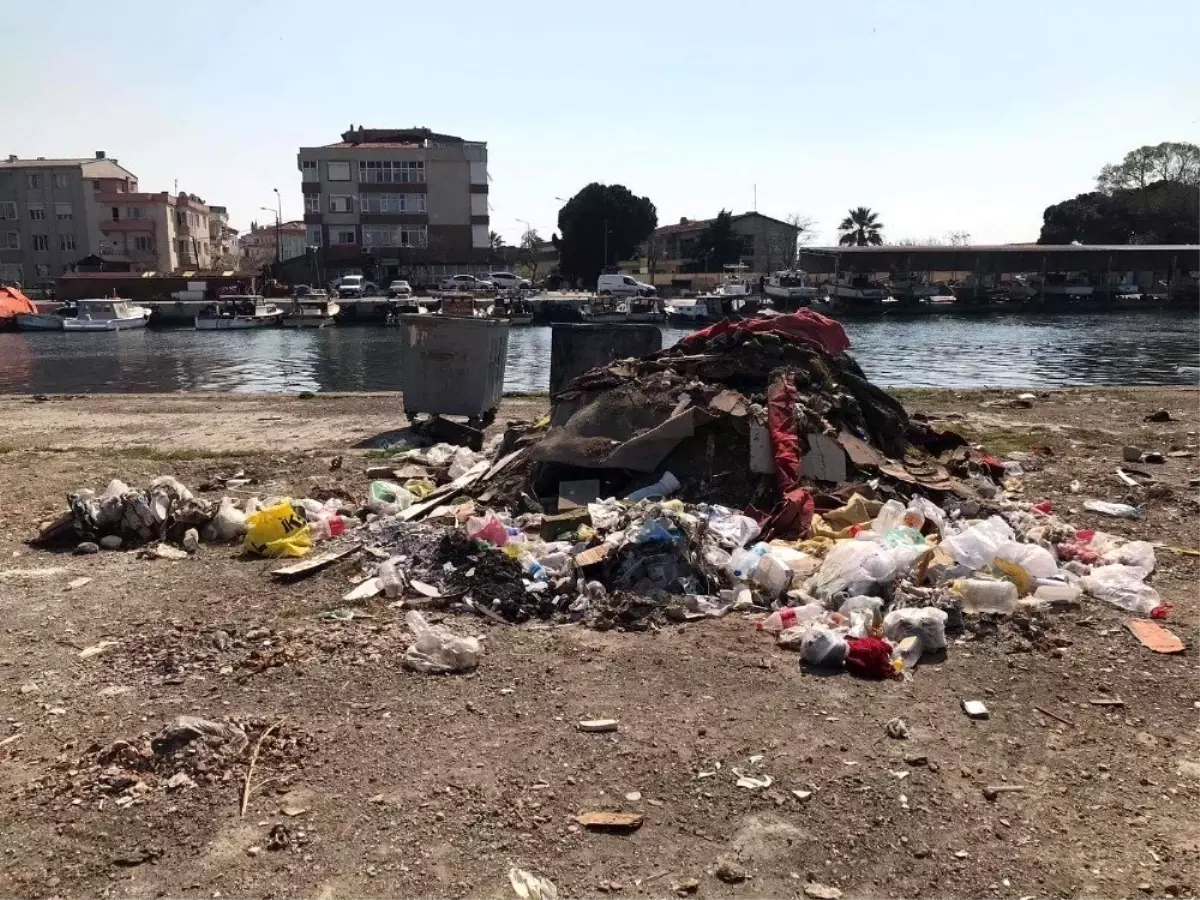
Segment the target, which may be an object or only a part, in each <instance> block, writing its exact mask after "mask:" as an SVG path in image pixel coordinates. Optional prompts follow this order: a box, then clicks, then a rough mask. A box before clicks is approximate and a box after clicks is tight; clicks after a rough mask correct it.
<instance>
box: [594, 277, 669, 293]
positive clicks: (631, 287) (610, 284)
mask: <svg viewBox="0 0 1200 900" xmlns="http://www.w3.org/2000/svg"><path fill="white" fill-rule="evenodd" d="M596 293H597V294H613V295H615V296H618V297H652V296H654V294H655V293H656V291H655V290H654V285H651V284H646V283H645V282H642V281H638V280H637V279H635V278H630V277H629V276H628V275H601V276H600V278H599V279H598V280H597V281H596Z"/></svg>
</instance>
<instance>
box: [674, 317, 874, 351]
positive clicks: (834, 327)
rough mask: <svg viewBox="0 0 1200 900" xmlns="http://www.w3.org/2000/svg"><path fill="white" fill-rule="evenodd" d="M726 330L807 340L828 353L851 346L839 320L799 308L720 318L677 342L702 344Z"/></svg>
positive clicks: (681, 343) (682, 344) (681, 344)
mask: <svg viewBox="0 0 1200 900" xmlns="http://www.w3.org/2000/svg"><path fill="white" fill-rule="evenodd" d="M726 334H733V335H742V334H773V335H777V336H778V337H781V338H783V339H784V340H787V341H792V342H795V341H800V342H803V343H806V344H809V345H810V346H812V347H815V348H817V349H818V350H821V351H823V352H825V353H828V354H829V355H830V356H838V355H839V354H841V353H845V352H846V351H847V350H849V349H850V339H849V338H848V337H846V330H845V329H844V328H842V326H841V323H840V322H837V321H835V320H833V319H830V318H828V317H826V316H823V315H821V314H820V313H818V312H813V311H812V310H811V309H802V310H799V311H798V312H794V313H789V314H788V315H786V316H773V317H771V318H755V319H742V320H741V321H738V322H734V321H732V320H730V319H722V320H721V321H720V322H718V323H717V324H715V325H710V326H708V327H707V328H705V329H702V330H701V331H697V332H695V333H694V334H689V335H688V336H687V337H685V338H684V339H683V340H681V341H680V342H679V344H678V346H680V347H686V348H689V349H690V348H693V347H702V346H704V345H705V344H707V343H708V342H709V341H711V340H713V339H714V338H718V337H721V336H723V335H726Z"/></svg>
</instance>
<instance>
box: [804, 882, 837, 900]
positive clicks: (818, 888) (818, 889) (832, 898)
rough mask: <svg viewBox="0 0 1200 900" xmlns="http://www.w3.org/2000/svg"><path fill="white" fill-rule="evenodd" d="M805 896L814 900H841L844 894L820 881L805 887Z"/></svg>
mask: <svg viewBox="0 0 1200 900" xmlns="http://www.w3.org/2000/svg"><path fill="white" fill-rule="evenodd" d="M804 896H806V897H812V898H813V900H839V898H840V897H841V896H842V892H841V891H840V890H838V889H837V888H835V887H830V886H829V885H827V884H821V883H820V882H819V881H810V882H808V884H806V885H804Z"/></svg>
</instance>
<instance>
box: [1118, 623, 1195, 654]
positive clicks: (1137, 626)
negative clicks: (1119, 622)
mask: <svg viewBox="0 0 1200 900" xmlns="http://www.w3.org/2000/svg"><path fill="white" fill-rule="evenodd" d="M1125 627H1126V628H1128V629H1129V630H1130V631H1131V632H1132V633H1133V636H1134V637H1135V638H1137V639H1138V640H1139V641H1141V642H1142V646H1143V647H1149V648H1150V649H1151V650H1153V651H1154V652H1155V653H1182V652H1183V650H1184V646H1183V641H1181V640H1180V639H1179V638H1178V637H1177V636H1176V635H1175V634H1173V633H1172V632H1170V631H1168V630H1167V629H1165V628H1163V627H1162V626H1161V625H1159V624H1158V623H1157V622H1150V621H1148V620H1146V619H1130V620H1129V621H1128V622H1126V623H1125Z"/></svg>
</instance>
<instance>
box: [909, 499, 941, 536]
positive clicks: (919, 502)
mask: <svg viewBox="0 0 1200 900" xmlns="http://www.w3.org/2000/svg"><path fill="white" fill-rule="evenodd" d="M917 516H920V517H921V520H922V522H921V525H918V524H916V517H917ZM929 523H932V525H933V527H934V528H935V529H936V530H937V532H938V534H941V533H942V531H943V529H945V527H946V514H945V513H944V512H942V509H941V507H940V506H938V505H937V504H936V503H934V502H933V501H932V500H930V499H929V498H928V497H922V496H920V495H917V496H916V497H913V498H912V500H910V501H909V502H908V509H907V510H906V511H905V514H904V524H905V525H908V526H909V527H910V528H916V529H917V530H918V531H920V530H921V528H922V527H923V526H924V525H925V524H929Z"/></svg>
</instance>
